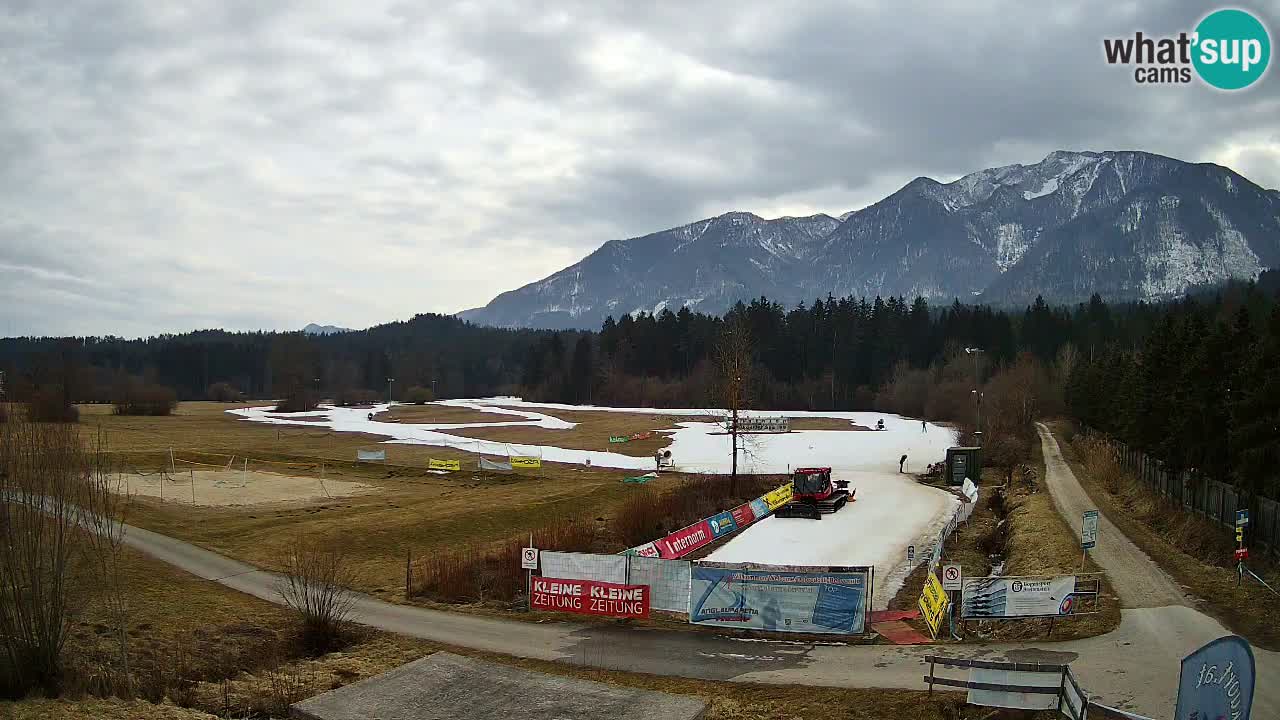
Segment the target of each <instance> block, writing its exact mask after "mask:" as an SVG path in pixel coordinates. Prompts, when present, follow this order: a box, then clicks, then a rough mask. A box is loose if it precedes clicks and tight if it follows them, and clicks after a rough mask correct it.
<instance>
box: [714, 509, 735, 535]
mask: <svg viewBox="0 0 1280 720" xmlns="http://www.w3.org/2000/svg"><path fill="white" fill-rule="evenodd" d="M707 524H708V525H710V526H711V535H712V536H713V537H720V536H722V535H728V534H729V533H731V532H734V531H735V530H737V529H738V524H737V523H736V522H734V520H733V513H731V512H727V511H726V512H722V513H720V514H719V515H715V516H713V517H710V518H707Z"/></svg>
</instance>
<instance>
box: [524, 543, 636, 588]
mask: <svg viewBox="0 0 1280 720" xmlns="http://www.w3.org/2000/svg"><path fill="white" fill-rule="evenodd" d="M538 560H539V562H540V564H541V565H542V574H543V576H544V577H551V578H559V579H561V580H595V581H598V582H609V583H619V584H622V583H625V582H627V558H626V556H624V555H594V554H592V553H566V552H554V551H551V550H544V551H542V552H541V553H539V558H538Z"/></svg>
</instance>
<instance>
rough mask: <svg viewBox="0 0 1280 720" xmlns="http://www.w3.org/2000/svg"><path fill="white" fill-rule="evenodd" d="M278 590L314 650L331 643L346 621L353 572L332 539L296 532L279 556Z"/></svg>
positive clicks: (352, 598) (351, 599)
mask: <svg viewBox="0 0 1280 720" xmlns="http://www.w3.org/2000/svg"><path fill="white" fill-rule="evenodd" d="M283 565H284V570H283V572H282V573H281V578H280V594H281V595H282V596H283V597H284V600H285V603H286V604H288V606H289V607H290V608H292V609H293V610H294V612H296V613H297V614H298V618H299V620H300V621H301V622H302V632H303V640H304V641H305V642H306V643H307V645H308V646H309V647H310V648H311V649H312V650H315V651H325V650H328V649H331V648H333V647H335V646H336V645H337V644H338V643H339V642H340V641H341V640H342V637H343V635H344V634H345V631H346V629H347V627H348V625H349V623H350V615H351V608H352V607H353V606H354V605H355V600H356V595H355V592H354V591H352V590H351V589H350V588H351V586H352V585H353V584H354V581H355V576H354V572H353V569H352V567H351V563H350V562H349V560H348V558H347V555H346V553H345V552H344V551H343V550H342V548H341V547H340V546H339V545H337V544H336V543H327V542H323V541H320V540H317V539H315V538H310V537H307V536H304V535H299V536H297V537H296V538H295V539H294V541H293V542H292V543H291V544H290V545H289V548H288V549H287V550H286V552H285V555H284V558H283Z"/></svg>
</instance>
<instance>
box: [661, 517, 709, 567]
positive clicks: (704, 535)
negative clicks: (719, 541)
mask: <svg viewBox="0 0 1280 720" xmlns="http://www.w3.org/2000/svg"><path fill="white" fill-rule="evenodd" d="M714 539H715V535H714V534H713V533H712V532H711V524H710V523H708V522H707V521H706V520H699V521H698V522H696V523H694V524H692V525H690V526H689V527H686V528H681V529H679V530H677V531H675V532H673V533H671V534H670V535H668V536H666V537H664V538H661V539H659V540H655V541H654V544H655V545H657V546H658V554H659V556H660V557H663V558H667V559H671V558H678V557H683V556H684V555H688V554H689V553H691V552H693V551H694V550H697V549H698V548H700V547H702V546H703V545H706V544H708V543H710V542H711V541H712V540H714Z"/></svg>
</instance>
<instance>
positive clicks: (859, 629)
mask: <svg viewBox="0 0 1280 720" xmlns="http://www.w3.org/2000/svg"><path fill="white" fill-rule="evenodd" d="M689 585H690V594H689V622H691V623H694V624H696V625H715V626H718V627H734V628H743V629H754V630H771V631H775V632H795V633H824V634H830V633H836V634H846V635H847V634H861V633H863V632H866V612H867V602H868V597H867V594H868V592H869V588H870V585H871V569H870V568H831V569H830V570H829V571H826V572H809V571H804V570H801V569H799V568H789V567H779V568H776V569H771V568H769V567H768V566H758V565H753V566H752V568H751V569H749V570H748V569H742V568H735V567H727V566H712V565H694V566H693V573H692V575H691V577H690V583H689Z"/></svg>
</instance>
